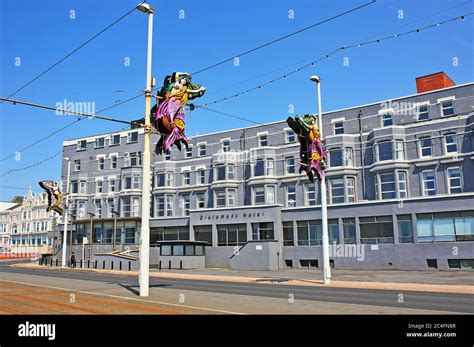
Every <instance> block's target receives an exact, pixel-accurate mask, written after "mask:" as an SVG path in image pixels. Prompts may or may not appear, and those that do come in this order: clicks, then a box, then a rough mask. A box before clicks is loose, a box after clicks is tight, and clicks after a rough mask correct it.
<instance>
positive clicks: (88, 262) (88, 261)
mask: <svg viewBox="0 0 474 347" xmlns="http://www.w3.org/2000/svg"><path fill="white" fill-rule="evenodd" d="M90 262H91V261H90V259H89V260H87V268H89V265H90Z"/></svg>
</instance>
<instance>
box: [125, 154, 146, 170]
mask: <svg viewBox="0 0 474 347" xmlns="http://www.w3.org/2000/svg"><path fill="white" fill-rule="evenodd" d="M141 156H142V153H141V152H131V153H130V154H129V158H130V162H129V163H130V164H129V165H125V166H132V167H133V166H141V165H142V158H141Z"/></svg>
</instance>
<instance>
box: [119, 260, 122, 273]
mask: <svg viewBox="0 0 474 347" xmlns="http://www.w3.org/2000/svg"><path fill="white" fill-rule="evenodd" d="M119 264H120V271H122V261H121V260H120V263H119Z"/></svg>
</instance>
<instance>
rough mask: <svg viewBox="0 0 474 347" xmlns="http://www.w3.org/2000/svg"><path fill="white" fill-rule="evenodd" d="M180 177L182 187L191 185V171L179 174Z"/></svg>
mask: <svg viewBox="0 0 474 347" xmlns="http://www.w3.org/2000/svg"><path fill="white" fill-rule="evenodd" d="M181 175H182V177H183V186H189V185H191V171H189V170H184V171H182V172H181Z"/></svg>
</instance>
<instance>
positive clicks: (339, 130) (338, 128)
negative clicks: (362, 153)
mask: <svg viewBox="0 0 474 347" xmlns="http://www.w3.org/2000/svg"><path fill="white" fill-rule="evenodd" d="M333 126H334V135H339V134H344V123H343V122H334V123H333Z"/></svg>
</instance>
